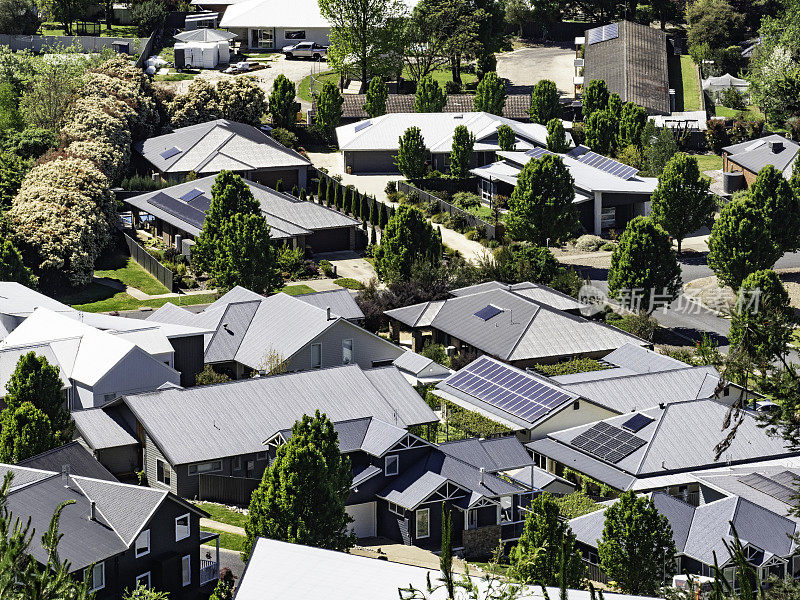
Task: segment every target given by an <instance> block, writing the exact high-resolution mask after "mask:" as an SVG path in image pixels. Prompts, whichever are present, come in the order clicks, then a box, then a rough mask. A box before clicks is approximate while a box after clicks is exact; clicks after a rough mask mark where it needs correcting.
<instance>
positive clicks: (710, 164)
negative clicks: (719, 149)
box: [691, 154, 722, 172]
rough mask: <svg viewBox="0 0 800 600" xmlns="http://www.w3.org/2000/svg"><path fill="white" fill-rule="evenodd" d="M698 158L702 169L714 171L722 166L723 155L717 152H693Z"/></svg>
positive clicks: (698, 164) (698, 163) (693, 155)
mask: <svg viewBox="0 0 800 600" xmlns="http://www.w3.org/2000/svg"><path fill="white" fill-rule="evenodd" d="M691 156H692V157H694V158H696V159H697V166H698V167H700V171H701V172H702V171H714V170H717V169H721V168H722V157H721V156H717V155H716V154H692V155H691Z"/></svg>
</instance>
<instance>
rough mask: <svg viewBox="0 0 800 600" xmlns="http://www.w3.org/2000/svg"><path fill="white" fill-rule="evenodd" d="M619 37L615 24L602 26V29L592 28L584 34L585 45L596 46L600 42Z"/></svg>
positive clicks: (617, 27)
mask: <svg viewBox="0 0 800 600" xmlns="http://www.w3.org/2000/svg"><path fill="white" fill-rule="evenodd" d="M618 37H619V26H618V24H617V23H611V24H610V25H603V26H602V27H594V28H592V29H590V30H589V31H587V32H586V43H587V44H597V43H600V42H607V41H608V40H613V39H616V38H618Z"/></svg>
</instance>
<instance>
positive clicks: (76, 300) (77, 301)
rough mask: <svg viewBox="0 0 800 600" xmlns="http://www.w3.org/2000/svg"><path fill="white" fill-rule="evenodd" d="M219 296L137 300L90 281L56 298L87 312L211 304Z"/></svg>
mask: <svg viewBox="0 0 800 600" xmlns="http://www.w3.org/2000/svg"><path fill="white" fill-rule="evenodd" d="M217 298H218V295H217V294H196V295H193V296H179V297H176V298H157V299H155V300H137V299H136V298H134V297H133V296H131V295H130V294H126V293H125V292H115V291H114V290H112V289H111V288H110V287H107V286H104V285H100V284H99V283H90V284H89V285H88V286H86V287H85V288H83V289H82V290H78V291H74V292H68V293H66V294H64V295H62V296H59V297H57V298H56V300H59V301H60V302H63V303H64V304H69V305H70V306H71V307H72V308H74V309H76V310H83V311H86V312H111V311H115V310H136V309H137V308H143V307H150V308H158V307H160V306H163V305H164V304H166V303H167V302H172V303H173V304H178V305H182V306H187V305H190V304H210V303H211V302H213V301H214V300H216V299H217Z"/></svg>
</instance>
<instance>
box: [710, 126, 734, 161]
mask: <svg viewBox="0 0 800 600" xmlns="http://www.w3.org/2000/svg"><path fill="white" fill-rule="evenodd" d="M707 126H708V129H707V130H706V142H707V143H708V145H709V147H710V148H711V150H713V151H714V153H715V154H719V153H720V152H721V151H722V149H723V148H724V147H725V146H727V145H728V144H730V142H731V140H730V138H729V137H728V130H727V129H726V128H725V121H723V120H721V119H709V120H708V125H707Z"/></svg>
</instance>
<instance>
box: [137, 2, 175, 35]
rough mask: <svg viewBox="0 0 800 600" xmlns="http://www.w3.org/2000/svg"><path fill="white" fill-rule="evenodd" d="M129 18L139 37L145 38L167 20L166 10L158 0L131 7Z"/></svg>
mask: <svg viewBox="0 0 800 600" xmlns="http://www.w3.org/2000/svg"><path fill="white" fill-rule="evenodd" d="M131 18H132V19H133V22H134V23H136V32H137V33H138V34H139V37H147V36H149V35H150V34H151V33H153V32H154V31H155V30H156V29H157V28H158V26H159V25H161V23H163V22H164V19H166V18H167V9H166V8H165V7H164V3H162V2H159V1H158V0H146V2H142V3H141V4H137V5H135V6H134V7H133V11H132V12H131Z"/></svg>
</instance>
